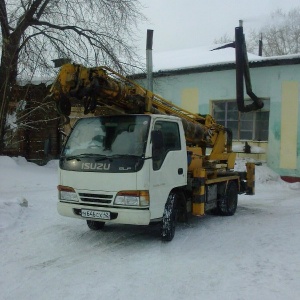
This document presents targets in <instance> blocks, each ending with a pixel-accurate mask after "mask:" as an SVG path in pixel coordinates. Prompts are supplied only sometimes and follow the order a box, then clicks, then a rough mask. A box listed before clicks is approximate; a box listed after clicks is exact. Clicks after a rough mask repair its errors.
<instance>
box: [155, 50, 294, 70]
mask: <svg viewBox="0 0 300 300" xmlns="http://www.w3.org/2000/svg"><path fill="white" fill-rule="evenodd" d="M218 46H220V45H212V46H202V47H197V48H190V49H180V50H170V51H165V52H155V51H153V54H152V55H153V71H154V72H158V71H167V70H177V69H188V68H197V67H205V66H214V65H224V64H231V63H235V49H234V48H225V49H220V50H214V51H212V50H213V49H215V48H217V47H218ZM292 58H300V54H294V55H282V56H273V57H261V56H258V55H255V54H251V53H248V60H249V62H258V61H268V60H269V61H270V60H282V59H292Z"/></svg>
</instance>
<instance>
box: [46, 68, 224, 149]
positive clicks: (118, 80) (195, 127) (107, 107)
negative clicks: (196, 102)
mask: <svg viewBox="0 0 300 300" xmlns="http://www.w3.org/2000/svg"><path fill="white" fill-rule="evenodd" d="M50 93H51V94H50V95H49V96H48V97H49V98H51V99H52V100H54V101H55V102H56V106H57V109H58V111H59V112H60V113H61V114H62V115H64V116H69V115H70V113H71V106H72V105H73V104H74V103H77V104H79V105H81V106H83V107H84V113H85V114H87V113H90V112H92V113H94V112H95V111H96V110H98V113H97V114H111V113H112V112H113V111H114V112H115V113H126V114H128V113H142V114H166V115H173V116H177V117H179V118H181V119H182V122H183V127H184V130H185V135H186V140H187V142H188V143H190V144H194V145H195V144H198V145H202V146H207V145H210V146H212V145H213V144H214V143H215V140H216V137H217V135H218V133H219V132H221V131H224V127H223V126H221V125H219V124H217V123H216V122H215V121H214V119H213V118H212V117H211V116H210V115H206V116H200V115H198V114H194V113H191V112H189V111H187V110H185V109H182V108H180V107H179V106H177V105H175V104H173V103H172V102H170V101H168V100H166V99H164V98H162V97H160V96H159V95H156V94H154V93H152V92H151V91H149V90H146V89H144V88H143V87H142V86H140V85H138V84H137V83H135V82H134V81H132V80H130V79H128V78H126V77H124V76H122V75H121V74H118V73H117V72H115V71H113V70H111V69H110V68H107V67H94V68H87V67H84V66H82V65H77V64H66V65H63V66H62V68H61V69H60V72H59V74H58V76H57V78H56V80H55V82H54V83H53V85H52V87H51V90H50ZM71 103H72V104H71ZM99 112H100V113H99Z"/></svg>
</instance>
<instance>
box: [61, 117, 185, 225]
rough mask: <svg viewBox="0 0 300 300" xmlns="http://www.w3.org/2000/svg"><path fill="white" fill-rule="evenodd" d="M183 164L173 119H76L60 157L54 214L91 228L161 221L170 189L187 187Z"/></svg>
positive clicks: (181, 137)
mask: <svg viewBox="0 0 300 300" xmlns="http://www.w3.org/2000/svg"><path fill="white" fill-rule="evenodd" d="M187 167H188V166H187V151H186V141H185V135H184V130H183V126H182V122H181V119H180V118H178V117H175V116H167V115H147V114H143V115H142V114H140V115H139V114H137V115H126V114H125V115H112V116H99V117H90V118H82V119H79V120H78V121H77V122H76V124H75V126H74V127H73V129H72V131H71V133H70V135H69V137H68V139H67V141H66V143H65V145H64V148H63V150H62V153H61V157H60V163H59V185H58V191H59V202H58V212H59V213H60V214H61V215H63V216H68V217H75V218H80V219H84V220H87V224H88V225H89V227H90V228H92V229H98V227H102V226H103V225H104V224H105V223H120V224H135V225H148V224H149V223H150V222H154V221H161V220H162V219H163V216H164V214H165V209H166V204H167V202H168V199H169V197H170V195H172V191H174V190H176V189H179V188H181V187H184V186H186V185H187ZM170 201H171V200H169V202H170Z"/></svg>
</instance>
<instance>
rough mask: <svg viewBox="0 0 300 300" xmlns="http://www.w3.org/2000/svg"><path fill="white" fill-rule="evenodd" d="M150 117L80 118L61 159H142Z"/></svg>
mask: <svg viewBox="0 0 300 300" xmlns="http://www.w3.org/2000/svg"><path fill="white" fill-rule="evenodd" d="M149 124H150V118H149V116H144V115H139V116H136V115H135V116H130V115H124V116H123V115H122V116H103V117H94V118H85V119H80V120H79V121H78V122H77V123H76V125H75V127H74V129H73V131H72V132H71V134H70V137H69V139H68V140H67V143H66V145H65V147H64V149H63V152H62V156H64V157H66V158H67V157H70V158H72V157H74V156H97V157H101V156H103V157H111V156H124V155H125V156H127V155H128V156H142V155H143V154H144V151H145V146H146V142H147V136H148V130H149Z"/></svg>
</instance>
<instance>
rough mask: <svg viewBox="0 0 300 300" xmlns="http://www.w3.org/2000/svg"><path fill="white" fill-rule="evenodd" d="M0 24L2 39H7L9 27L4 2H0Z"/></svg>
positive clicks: (2, 0)
mask: <svg viewBox="0 0 300 300" xmlns="http://www.w3.org/2000/svg"><path fill="white" fill-rule="evenodd" d="M0 23H1V30H2V35H3V37H4V38H7V37H8V36H9V25H8V19H7V11H6V4H5V2H4V0H0Z"/></svg>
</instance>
